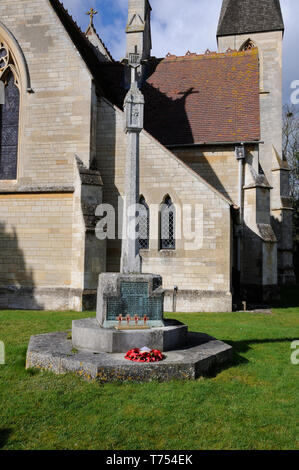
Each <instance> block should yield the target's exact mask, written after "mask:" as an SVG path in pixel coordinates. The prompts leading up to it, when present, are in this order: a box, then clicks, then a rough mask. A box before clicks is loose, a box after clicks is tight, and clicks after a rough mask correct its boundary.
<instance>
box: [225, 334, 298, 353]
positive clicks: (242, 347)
mask: <svg viewBox="0 0 299 470" xmlns="http://www.w3.org/2000/svg"><path fill="white" fill-rule="evenodd" d="M297 339H298V337H296V338H277V339H274V338H273V339H271V338H269V339H248V340H243V341H225V342H226V343H227V344H230V346H232V347H233V348H234V351H236V352H238V353H244V352H247V351H249V350H250V349H251V345H252V344H273V343H290V344H291V343H292V342H293V341H297Z"/></svg>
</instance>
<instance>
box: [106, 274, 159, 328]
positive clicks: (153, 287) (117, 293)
mask: <svg viewBox="0 0 299 470" xmlns="http://www.w3.org/2000/svg"><path fill="white" fill-rule="evenodd" d="M145 284H146V286H145V287H146V291H147V296H146V297H144V298H142V295H141V296H139V297H138V298H135V300H134V296H135V293H134V296H133V299H132V297H131V298H130V299H129V297H127V298H126V297H125V294H124V293H123V286H124V285H132V286H133V291H134V289H135V288H134V286H135V287H136V286H137V287H138V286H144V285H145ZM161 285H162V278H161V276H159V275H155V274H120V273H103V274H100V276H99V285H98V298H97V320H98V323H99V324H100V325H101V326H104V327H113V326H116V325H117V324H118V321H117V317H118V315H120V314H121V315H123V316H124V317H125V316H126V315H127V314H128V315H130V316H134V315H135V314H138V316H140V315H145V314H146V315H147V316H148V320H149V321H148V324H149V325H150V326H163V312H164V308H163V305H164V291H163V289H162V288H161ZM137 287H136V297H137V290H138V289H137ZM129 300H131V301H130V302H129ZM134 302H135V304H136V305H134ZM113 305H114V308H115V314H114V316H113V317H112V316H111V309H113V308H112V307H113ZM129 307H130V308H129Z"/></svg>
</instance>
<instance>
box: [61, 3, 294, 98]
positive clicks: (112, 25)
mask: <svg viewBox="0 0 299 470" xmlns="http://www.w3.org/2000/svg"><path fill="white" fill-rule="evenodd" d="M62 2H63V4H64V6H65V7H66V8H67V9H68V10H69V12H70V13H71V14H72V16H73V18H74V19H75V20H76V21H77V23H78V24H79V26H80V27H81V28H82V29H83V30H85V29H86V28H87V26H88V23H89V18H88V16H87V15H86V12H87V10H89V8H90V7H94V8H96V9H97V10H98V12H99V14H98V15H96V17H95V20H94V23H95V27H96V29H97V32H98V34H99V36H100V37H101V38H102V39H103V41H104V42H105V44H106V45H107V47H108V49H109V50H110V52H111V53H112V55H113V57H114V58H115V59H120V58H122V57H123V56H124V54H125V41H126V38H125V25H126V20H127V9H128V0H62ZM150 3H151V6H152V8H153V12H152V37H153V50H152V54H153V55H154V56H156V57H164V56H165V55H166V54H167V52H171V53H173V54H176V55H184V54H185V53H186V51H187V50H190V51H191V52H197V53H203V52H204V51H205V50H206V49H210V50H216V48H217V46H216V30H217V24H218V18H219V13H220V9H221V4H222V0H150ZM281 7H282V10H283V16H284V21H285V27H286V31H285V36H284V57H283V59H284V62H283V91H284V102H287V101H288V100H289V98H290V95H291V91H292V90H291V89H290V85H291V82H292V81H294V80H299V56H298V44H299V26H298V20H299V1H298V0H281Z"/></svg>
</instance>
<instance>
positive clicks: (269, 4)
mask: <svg viewBox="0 0 299 470" xmlns="http://www.w3.org/2000/svg"><path fill="white" fill-rule="evenodd" d="M283 30H284V24H283V18H282V13H281V8H280V1H279V0H223V3H222V9H221V13H220V19H219V24H218V31H217V36H227V35H228V36H230V35H234V34H245V33H258V32H262V31H283Z"/></svg>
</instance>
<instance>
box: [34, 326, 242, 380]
mask: <svg viewBox="0 0 299 470" xmlns="http://www.w3.org/2000/svg"><path fill="white" fill-rule="evenodd" d="M72 348H73V345H72V341H71V340H70V339H68V333H67V332H58V333H49V334H44V335H38V336H32V337H31V339H30V343H29V347H28V351H27V360H26V368H27V369H28V368H37V369H41V370H48V371H52V372H54V373H55V374H64V373H67V372H73V373H77V374H79V375H80V376H82V377H83V378H85V379H87V380H97V381H98V382H100V383H105V382H115V381H118V382H119V381H143V382H150V381H152V380H159V381H161V382H167V381H169V380H172V379H183V380H186V379H188V380H195V379H197V378H199V377H201V376H204V375H206V374H208V373H209V372H211V371H213V370H215V369H217V368H219V367H221V366H223V365H224V364H226V363H229V362H231V360H232V357H233V349H232V347H231V346H229V345H227V344H225V343H223V342H222V341H218V340H216V339H215V338H212V337H211V336H208V335H206V334H203V333H189V335H188V346H186V347H185V348H184V349H178V350H175V351H170V352H167V353H166V358H165V359H164V360H163V361H162V362H157V363H151V364H144V363H134V362H129V361H127V360H126V359H124V354H108V353H100V354H93V353H88V352H78V353H77V354H76V353H73V352H72V351H73V349H72Z"/></svg>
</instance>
